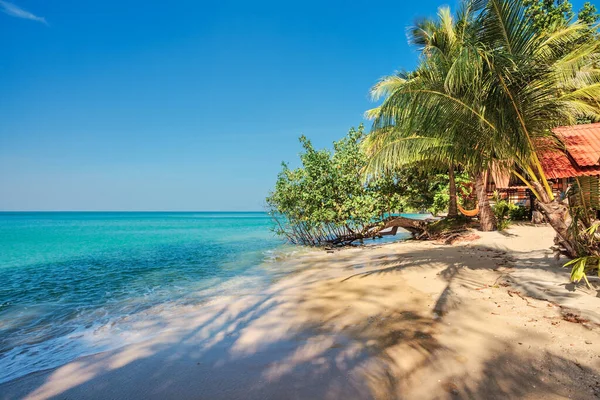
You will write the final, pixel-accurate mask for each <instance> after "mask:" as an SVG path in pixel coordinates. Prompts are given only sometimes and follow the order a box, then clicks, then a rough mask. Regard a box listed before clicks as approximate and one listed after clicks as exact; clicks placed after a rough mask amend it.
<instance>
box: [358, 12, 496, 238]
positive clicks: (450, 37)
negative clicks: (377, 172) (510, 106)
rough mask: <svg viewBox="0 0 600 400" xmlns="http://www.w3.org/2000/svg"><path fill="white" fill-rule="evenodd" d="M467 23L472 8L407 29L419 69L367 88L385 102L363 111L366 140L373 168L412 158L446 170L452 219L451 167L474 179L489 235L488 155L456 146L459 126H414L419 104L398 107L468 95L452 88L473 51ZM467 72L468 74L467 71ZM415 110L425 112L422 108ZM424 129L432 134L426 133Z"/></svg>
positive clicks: (492, 223) (491, 225)
mask: <svg viewBox="0 0 600 400" xmlns="http://www.w3.org/2000/svg"><path fill="white" fill-rule="evenodd" d="M472 18H473V6H472V4H466V5H465V7H463V8H462V9H461V11H460V13H459V14H458V18H457V19H456V20H455V19H454V18H453V16H452V14H451V12H450V9H449V8H447V7H442V8H440V10H439V13H438V19H437V20H425V21H422V22H420V23H418V24H417V25H416V26H415V27H414V28H413V29H412V30H411V41H412V42H413V43H415V44H417V45H418V46H419V47H420V49H421V53H422V57H421V64H420V66H419V68H417V70H416V71H414V72H412V73H407V74H406V73H397V74H395V75H392V76H388V77H385V78H383V79H381V80H380V81H379V82H378V83H377V84H376V85H375V86H374V87H373V88H372V90H371V95H372V97H373V98H374V99H375V100H379V99H380V98H384V102H383V104H382V105H381V106H380V107H377V108H375V109H373V110H369V111H368V112H367V116H368V117H370V118H373V119H375V125H374V129H373V132H372V133H371V136H372V137H375V138H376V139H373V138H372V139H371V140H369V141H367V152H368V153H369V154H371V156H372V163H371V165H372V166H373V167H374V168H376V167H377V166H381V165H385V164H390V163H391V164H399V163H409V162H413V161H414V160H415V158H416V159H419V160H423V159H427V160H429V161H430V162H433V163H434V164H439V163H445V164H446V165H448V166H449V175H450V178H451V179H450V183H451V191H450V192H451V193H450V201H451V203H450V207H449V215H452V211H454V213H456V189H455V187H454V185H453V183H454V179H452V178H453V171H454V166H455V165H457V164H458V165H461V166H462V167H463V168H465V169H467V170H468V171H470V172H471V173H472V175H473V176H474V177H475V181H476V191H477V197H478V201H479V210H480V221H481V228H482V230H493V229H495V218H494V215H493V213H492V210H491V207H490V205H489V201H488V198H487V193H486V190H485V174H486V172H487V169H488V164H489V162H490V161H491V159H490V157H489V155H488V154H486V153H483V152H481V151H479V150H478V149H477V148H476V147H475V146H474V143H471V142H470V141H469V140H466V139H468V138H467V137H465V138H464V139H465V140H461V141H456V140H453V138H455V137H456V136H460V135H461V134H462V133H463V131H462V129H463V127H462V126H460V125H459V124H453V123H451V124H446V123H445V122H452V121H449V120H443V119H438V120H437V121H436V122H437V123H438V125H437V126H436V127H430V126H419V125H418V124H416V123H415V121H414V120H413V119H411V118H410V116H411V115H412V114H415V111H414V108H415V107H420V106H421V105H420V104H417V103H413V104H408V103H404V104H402V102H404V101H406V100H407V99H408V98H409V97H410V96H407V95H410V94H412V93H417V91H422V92H435V93H440V94H445V95H446V96H448V97H451V96H456V95H458V94H459V93H460V91H461V90H462V91H464V90H468V88H465V87H460V85H459V84H460V82H458V84H457V82H456V80H457V79H465V78H467V77H466V76H460V75H458V74H459V73H461V68H464V67H465V63H468V62H469V61H470V60H471V58H472V57H471V56H470V53H469V52H471V51H473V49H472V48H470V47H468V46H469V45H470V44H471V41H470V40H469V39H470V37H471V36H473V35H474V32H473V29H472V26H473V25H472V23H471V20H472ZM467 66H468V65H467ZM466 72H467V73H472V71H468V70H467V71H466ZM457 89H458V90H457ZM398 106H399V107H402V109H400V108H398ZM420 111H426V112H429V111H428V110H426V109H425V108H422V109H421V110H420ZM439 111H442V110H441V109H440V110H439ZM424 128H428V129H435V130H436V132H435V134H431V132H428V131H427V130H425V129H424ZM427 138H430V139H435V140H436V142H434V143H432V142H427V141H426V139H427ZM415 141H416V142H415ZM415 143H419V144H420V145H423V144H426V145H427V146H431V145H432V144H433V145H435V146H437V148H419V147H418V146H415ZM413 150H415V151H416V153H415V152H414V151H413Z"/></svg>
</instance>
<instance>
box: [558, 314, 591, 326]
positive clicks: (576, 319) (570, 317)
mask: <svg viewBox="0 0 600 400" xmlns="http://www.w3.org/2000/svg"><path fill="white" fill-rule="evenodd" d="M562 319H564V320H565V321H567V322H572V323H574V324H587V323H588V322H590V321H589V320H587V319H585V318H583V317H581V316H580V315H577V314H575V313H573V312H565V313H563V315H562Z"/></svg>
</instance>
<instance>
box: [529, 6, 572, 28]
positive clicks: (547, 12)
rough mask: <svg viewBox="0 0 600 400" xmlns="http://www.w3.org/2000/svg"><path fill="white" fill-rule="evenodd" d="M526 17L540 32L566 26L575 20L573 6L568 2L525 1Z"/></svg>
mask: <svg viewBox="0 0 600 400" xmlns="http://www.w3.org/2000/svg"><path fill="white" fill-rule="evenodd" d="M523 3H524V4H525V7H526V15H527V16H528V17H530V18H532V19H533V21H534V25H535V27H536V28H537V29H539V30H547V29H553V28H556V27H560V26H565V25H566V24H568V23H569V21H570V20H571V19H572V18H573V16H574V13H573V5H572V4H571V3H570V2H569V1H568V0H556V1H555V0H524V1H523Z"/></svg>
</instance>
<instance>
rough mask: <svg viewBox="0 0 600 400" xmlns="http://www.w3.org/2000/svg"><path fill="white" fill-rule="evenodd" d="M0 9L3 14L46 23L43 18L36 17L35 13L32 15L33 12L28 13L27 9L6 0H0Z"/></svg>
mask: <svg viewBox="0 0 600 400" xmlns="http://www.w3.org/2000/svg"><path fill="white" fill-rule="evenodd" d="M0 11H2V12H4V13H5V14H8V15H10V16H12V17H17V18H24V19H29V20H32V21H37V22H41V23H42V24H45V25H48V23H47V22H46V19H45V18H43V17H38V16H37V15H34V14H32V13H30V12H29V11H25V10H23V9H22V8H21V7H19V6H17V5H15V4H13V3H9V2H8V1H4V0H0Z"/></svg>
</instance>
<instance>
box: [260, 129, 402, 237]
mask: <svg viewBox="0 0 600 400" xmlns="http://www.w3.org/2000/svg"><path fill="white" fill-rule="evenodd" d="M364 136H365V132H364V127H363V126H362V125H360V126H359V128H358V129H354V128H353V129H351V130H350V131H349V133H348V135H347V136H346V137H345V138H343V139H341V140H339V141H337V142H335V143H334V145H333V150H334V151H333V152H330V151H328V150H316V149H315V148H314V147H313V145H312V143H311V142H310V140H308V139H307V138H306V137H304V136H302V137H301V138H300V143H301V144H302V147H303V152H302V153H301V154H300V161H301V163H302V167H300V168H296V169H293V170H292V169H290V168H289V167H288V165H287V164H283V168H282V171H281V172H280V173H279V175H278V178H277V182H276V184H275V190H273V191H272V192H271V193H270V195H269V197H268V198H267V205H268V208H269V211H270V213H271V214H272V215H273V216H274V217H275V218H276V220H277V222H278V226H279V228H278V230H277V232H278V233H279V234H282V235H284V236H286V237H288V239H290V241H292V242H294V243H302V244H320V243H321V242H323V241H327V240H328V239H331V238H332V237H333V236H342V235H344V234H349V233H359V234H360V233H362V234H364V233H365V230H367V229H369V228H370V226H371V224H372V223H373V222H374V221H377V220H380V219H382V218H383V216H384V215H385V214H386V213H390V212H393V211H395V210H398V209H401V208H402V199H401V197H400V195H399V189H398V184H397V179H396V176H394V175H393V174H387V175H384V176H382V177H380V178H378V179H374V180H372V181H369V182H368V183H365V182H364V180H363V177H362V171H363V169H364V168H365V166H366V164H367V158H366V156H365V154H364V152H363V151H362V148H361V146H360V142H361V141H362V139H363V138H364Z"/></svg>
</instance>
